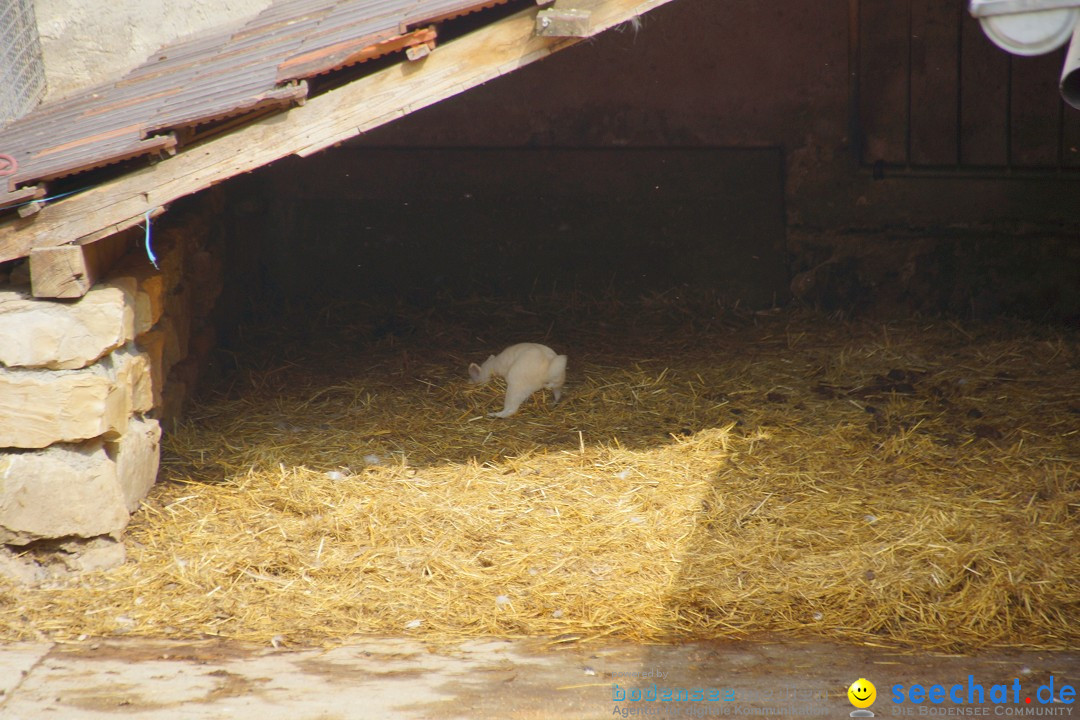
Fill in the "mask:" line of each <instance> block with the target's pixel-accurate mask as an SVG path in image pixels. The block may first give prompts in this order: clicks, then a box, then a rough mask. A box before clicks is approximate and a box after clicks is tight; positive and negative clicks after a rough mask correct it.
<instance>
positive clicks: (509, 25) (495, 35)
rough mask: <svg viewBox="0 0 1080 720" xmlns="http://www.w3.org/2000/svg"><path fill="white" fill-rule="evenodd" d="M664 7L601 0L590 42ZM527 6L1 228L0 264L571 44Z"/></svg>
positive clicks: (331, 141)
mask: <svg viewBox="0 0 1080 720" xmlns="http://www.w3.org/2000/svg"><path fill="white" fill-rule="evenodd" d="M670 1H671V0H603V2H599V3H597V4H596V5H595V6H594V7H593V8H592V18H591V20H592V30H591V34H592V35H595V34H597V33H599V32H602V31H603V30H606V29H607V28H610V27H612V26H614V25H618V24H620V23H623V22H626V21H627V20H629V19H631V18H634V17H637V16H638V15H641V14H644V13H646V12H648V11H649V10H652V9H654V8H657V7H660V6H662V5H665V4H667V3H668V2H670ZM537 11H538V9H537V8H536V7H530V8H528V9H526V10H522V11H521V12H518V13H515V14H514V15H510V16H508V17H506V18H503V19H501V20H498V21H496V22H493V23H492V24H490V25H488V26H485V27H484V28H481V29H480V30H477V31H475V32H473V33H471V34H469V35H465V36H463V37H461V38H458V39H456V40H453V41H451V42H448V43H446V44H445V45H442V46H440V47H439V49H438V50H437V51H435V52H433V53H432V54H431V55H430V56H428V57H427V58H425V59H424V61H423V62H422V63H400V64H395V65H393V66H391V67H388V68H385V69H383V70H380V71H378V72H376V73H373V74H372V75H369V76H367V77H364V78H361V79H359V80H357V81H355V82H353V83H350V84H349V85H346V86H344V87H341V88H338V89H335V90H332V91H330V92H328V93H326V94H324V95H320V96H318V97H316V98H313V99H311V100H308V102H307V103H306V104H305V105H303V106H301V107H296V108H292V109H290V110H289V111H287V112H285V113H282V114H280V115H274V116H271V117H268V118H265V119H263V120H260V121H259V122H258V123H256V124H253V125H251V126H248V127H245V128H243V129H239V130H236V131H234V132H232V133H230V134H228V135H224V136H222V137H220V138H217V139H214V140H211V141H208V142H206V143H204V144H202V145H199V146H197V147H193V148H190V149H187V150H185V151H184V152H181V153H179V154H177V155H175V156H174V157H171V158H168V159H166V160H162V161H161V162H159V163H157V164H156V165H153V166H151V167H147V168H142V169H140V170H137V171H135V172H132V173H130V174H128V175H125V176H123V177H121V178H118V179H116V180H113V181H110V182H108V183H104V184H102V185H99V186H98V187H95V188H93V189H91V190H87V191H85V192H83V193H80V194H78V195H74V196H72V197H70V198H66V199H64V200H60V201H57V202H55V203H52V204H50V205H49V206H47V207H46V208H45V209H44V210H43V211H42V212H40V213H38V214H37V215H36V216H35V218H34V219H33V220H16V221H13V222H9V223H7V224H5V225H4V226H0V262H2V261H4V260H10V259H12V258H18V257H23V256H26V255H28V254H29V253H30V250H31V249H32V248H36V247H52V246H57V245H64V244H66V243H70V242H72V241H74V240H77V239H79V238H82V237H84V236H87V235H90V234H92V233H98V232H100V231H101V230H102V229H103V228H109V227H115V228H123V227H130V226H132V225H135V224H138V223H139V222H141V221H142V216H143V213H145V212H147V211H148V210H153V209H155V208H159V207H162V206H165V205H167V204H168V203H170V202H172V201H174V200H176V199H177V198H180V197H183V196H185V195H190V194H191V193H194V192H197V191H199V190H202V189H205V188H207V187H210V186H211V185H214V184H216V183H219V182H221V181H222V180H226V179H228V178H230V177H233V176H234V175H239V174H241V173H245V172H248V171H250V170H254V169H255V168H257V167H260V166H262V165H266V164H268V163H270V162H273V161H274V160H278V159H280V158H282V157H285V156H287V155H300V156H307V155H311V154H312V153H315V152H318V151H319V150H322V149H324V148H327V147H330V146H332V145H335V144H337V143H340V142H342V141H344V140H348V139H349V138H351V137H354V136H356V135H359V134H361V133H364V132H367V131H368V130H371V129H373V128H375V127H378V126H379V125H383V124H385V123H388V122H390V121H391V120H394V119H396V118H399V117H402V116H403V115H406V114H408V113H410V112H413V111H415V110H419V109H421V108H424V107H427V106H428V105H431V104H433V103H436V102H438V101H440V100H444V99H446V98H448V97H452V96H454V95H457V94H458V93H461V92H463V91H465V90H468V89H469V88H472V87H475V86H477V85H480V84H482V83H485V82H488V81H489V80H492V79H494V78H497V77H499V76H501V75H504V74H506V73H509V72H512V71H513V70H516V69H518V68H520V67H523V66H525V65H528V64H530V63H532V62H534V61H536V60H540V59H542V58H544V57H547V56H548V55H550V54H552V53H553V52H557V51H558V50H561V49H563V48H566V47H570V46H571V45H573V44H575V43H576V42H578V40H577V39H574V38H570V39H563V38H539V37H537V36H536V35H535V34H534V32H533V30H534V23H535V17H536V13H537Z"/></svg>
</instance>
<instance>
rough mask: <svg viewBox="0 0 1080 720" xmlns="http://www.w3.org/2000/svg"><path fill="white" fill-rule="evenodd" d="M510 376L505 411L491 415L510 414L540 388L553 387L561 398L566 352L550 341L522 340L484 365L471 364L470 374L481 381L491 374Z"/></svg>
mask: <svg viewBox="0 0 1080 720" xmlns="http://www.w3.org/2000/svg"><path fill="white" fill-rule="evenodd" d="M492 375H494V376H496V377H501V378H506V400H505V401H504V402H503V409H502V411H501V412H493V413H488V417H498V418H504V417H510V416H511V415H513V414H514V413H516V412H517V410H518V408H519V407H521V403H523V402H525V401H526V400H528V399H529V396H530V395H532V394H533V393H534V392H536V391H537V390H539V389H541V388H544V389H546V390H550V391H551V394H552V395H553V396H554V397H555V402H559V397H560V396H561V395H562V386H563V384H564V383H565V382H566V356H565V355H556V354H555V351H554V350H552V349H551V348H549V347H548V346H546V345H540V344H538V343H518V344H517V345H511V346H510V347H508V348H506V349H505V350H503V351H502V352H501V353H499V354H498V355H491V356H489V357H488V359H487V360H485V361H484V364H483V365H477V364H476V363H472V364H471V365H469V378H470V379H471V380H472V382H473V383H474V384H477V385H480V384H483V383H486V382H487V381H488V380H490V379H491V376H492Z"/></svg>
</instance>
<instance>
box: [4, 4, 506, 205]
mask: <svg viewBox="0 0 1080 720" xmlns="http://www.w3.org/2000/svg"><path fill="white" fill-rule="evenodd" d="M506 2H509V0H279V2H276V3H274V4H273V5H270V6H269V7H267V8H266V9H265V10H264V11H263V12H262V13H260V14H259V15H257V16H256V17H254V18H252V19H251V20H250V21H249V22H247V23H246V24H244V25H243V26H241V27H239V28H235V29H232V30H228V31H223V32H217V33H211V34H207V35H205V36H200V37H197V38H194V39H188V40H185V41H182V42H177V43H174V44H172V45H169V46H166V47H163V48H161V49H160V50H159V51H157V52H155V53H154V54H153V56H151V57H150V58H148V59H147V61H146V62H145V63H144V64H143V65H141V66H139V67H137V68H135V69H134V70H132V71H131V72H130V73H128V74H127V75H126V76H125V77H123V78H122V79H120V80H119V81H117V82H114V83H110V84H108V85H104V86H100V87H95V88H90V89H87V90H85V91H83V92H81V93H78V94H75V95H74V96H72V97H69V98H66V99H64V100H62V101H60V102H55V103H51V104H48V105H44V106H42V107H39V108H38V109H36V110H35V111H34V112H31V113H30V114H28V115H26V116H25V117H22V118H20V119H18V120H17V121H15V122H14V123H12V124H10V125H9V126H7V127H5V128H3V129H0V153H3V154H5V155H8V156H10V157H12V158H14V161H15V163H16V165H17V166H16V167H15V168H14V172H12V173H10V174H9V175H7V176H6V177H5V178H4V180H5V181H6V182H4V183H3V185H2V186H0V209H2V208H3V207H5V206H7V205H11V204H13V203H16V202H20V201H21V200H22V199H23V196H24V195H26V192H25V191H23V192H20V189H21V188H25V187H27V186H28V185H30V184H33V183H37V182H39V181H48V180H51V179H55V178H58V177H63V176H66V175H71V174H72V173H76V172H80V171H83V170H87V169H92V168H95V167H99V166H102V165H107V164H110V163H115V162H118V161H121V160H126V159H130V158H133V157H137V156H140V155H149V154H154V155H157V154H161V153H171V152H173V151H175V149H176V147H177V145H178V143H180V142H182V138H183V136H182V133H183V131H185V130H190V129H192V128H197V127H198V126H200V125H205V124H206V123H209V122H213V121H217V120H221V119H223V118H227V117H231V116H237V115H244V114H247V113H251V112H252V111H255V110H258V109H261V108H275V107H280V108H283V107H287V106H290V105H294V104H297V103H301V102H303V101H304V100H305V99H306V97H307V94H308V86H307V83H306V82H304V81H305V80H306V79H308V78H311V77H313V76H315V75H320V74H322V73H326V72H330V71H332V70H336V69H339V68H342V67H345V66H348V65H352V64H355V63H357V62H363V61H365V60H371V59H374V58H377V57H381V56H383V55H386V54H389V53H392V52H398V51H402V50H405V49H406V48H409V47H413V46H417V45H422V44H424V45H426V44H428V43H433V42H434V39H435V33H434V31H433V30H431V29H429V28H428V27H427V26H428V25H429V24H430V23H432V22H433V21H436V20H443V19H447V18H452V17H455V16H457V15H461V14H465V13H468V12H472V11H475V10H479V9H483V8H487V7H491V6H494V5H500V4H504V3H506Z"/></svg>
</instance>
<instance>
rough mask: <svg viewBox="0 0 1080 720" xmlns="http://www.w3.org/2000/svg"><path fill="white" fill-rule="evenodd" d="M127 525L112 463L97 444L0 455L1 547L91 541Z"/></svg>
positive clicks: (96, 442)
mask: <svg viewBox="0 0 1080 720" xmlns="http://www.w3.org/2000/svg"><path fill="white" fill-rule="evenodd" d="M127 523H128V509H127V506H126V504H125V502H124V495H123V493H122V492H121V489H120V484H119V482H118V479H117V474H116V463H115V462H113V460H112V459H110V458H109V455H108V453H106V452H105V445H104V443H103V442H102V441H100V440H91V441H89V442H86V443H82V444H79V445H64V444H61V445H54V446H52V447H50V448H47V449H45V450H40V451H36V452H0V543H5V544H9V545H25V544H27V543H30V542H33V541H35V540H41V539H44V538H60V537H69V536H78V537H94V536H96V535H105V534H113V533H119V532H120V531H122V530H123V529H124V528H125V527H126V526H127Z"/></svg>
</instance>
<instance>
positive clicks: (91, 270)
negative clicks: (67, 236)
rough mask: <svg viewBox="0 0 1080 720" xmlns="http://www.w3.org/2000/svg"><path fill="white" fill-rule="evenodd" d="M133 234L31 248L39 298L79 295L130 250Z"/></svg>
mask: <svg viewBox="0 0 1080 720" xmlns="http://www.w3.org/2000/svg"><path fill="white" fill-rule="evenodd" d="M130 237H131V236H130V235H124V234H118V235H111V236H109V237H108V238H105V239H104V240H99V241H98V242H95V243H90V244H89V245H58V246H56V247H37V248H34V249H32V250H31V251H30V291H31V293H32V294H33V295H34V297H39V298H79V297H82V296H83V295H85V294H86V293H87V292H88V291H89V290H90V288H91V287H93V286H94V283H96V282H97V281H98V280H100V279H101V278H102V277H103V276H104V275H105V273H107V272H108V271H109V268H111V267H112V266H113V265H114V264H115V263H116V261H117V260H119V259H120V258H121V257H122V256H123V255H124V253H125V251H126V250H127V244H128V240H129V239H130Z"/></svg>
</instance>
